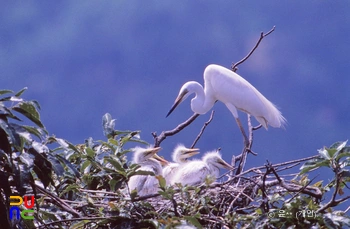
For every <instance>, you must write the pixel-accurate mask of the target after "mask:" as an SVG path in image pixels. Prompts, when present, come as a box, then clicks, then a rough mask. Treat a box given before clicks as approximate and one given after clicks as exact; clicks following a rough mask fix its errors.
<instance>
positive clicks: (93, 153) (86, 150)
mask: <svg viewBox="0 0 350 229" xmlns="http://www.w3.org/2000/svg"><path fill="white" fill-rule="evenodd" d="M85 152H86V154H87V156H88V157H90V158H91V159H93V158H95V151H93V150H92V149H91V148H89V147H87V148H85Z"/></svg>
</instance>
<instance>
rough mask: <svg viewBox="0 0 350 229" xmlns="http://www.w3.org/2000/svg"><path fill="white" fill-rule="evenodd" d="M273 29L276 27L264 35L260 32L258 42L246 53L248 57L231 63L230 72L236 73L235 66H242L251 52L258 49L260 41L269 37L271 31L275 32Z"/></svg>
mask: <svg viewBox="0 0 350 229" xmlns="http://www.w3.org/2000/svg"><path fill="white" fill-rule="evenodd" d="M275 28H276V26H273V27H272V29H271V30H270V31H268V32H267V33H265V34H264V32H261V33H260V38H259V40H258V42H257V43H256V44H255V46H254V48H253V49H252V50H251V51H250V52H249V53H248V55H247V56H245V57H244V58H243V59H242V60H240V61H238V62H237V63H232V65H231V69H232V71H234V72H236V71H237V69H238V68H237V66H238V65H240V64H242V63H243V62H244V61H246V60H247V59H248V58H249V57H250V56H251V55H252V54H253V52H254V51H255V50H256V49H257V48H258V46H259V44H260V42H261V41H262V39H264V37H266V36H268V35H270V34H271V33H272V32H273V31H275Z"/></svg>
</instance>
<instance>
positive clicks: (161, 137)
mask: <svg viewBox="0 0 350 229" xmlns="http://www.w3.org/2000/svg"><path fill="white" fill-rule="evenodd" d="M198 116H199V114H196V113H194V114H193V115H192V116H191V117H190V118H189V119H187V120H186V121H185V122H183V123H181V124H179V125H178V126H177V127H175V128H174V129H172V130H168V131H163V132H162V133H161V134H160V135H159V136H157V133H156V132H153V133H152V136H153V138H154V147H158V146H159V145H160V143H161V142H162V141H164V139H166V137H168V136H173V135H175V134H177V133H179V132H180V131H181V130H183V129H184V128H185V127H187V126H188V125H190V124H191V123H192V122H193V121H194V120H195V119H196V118H197V117H198Z"/></svg>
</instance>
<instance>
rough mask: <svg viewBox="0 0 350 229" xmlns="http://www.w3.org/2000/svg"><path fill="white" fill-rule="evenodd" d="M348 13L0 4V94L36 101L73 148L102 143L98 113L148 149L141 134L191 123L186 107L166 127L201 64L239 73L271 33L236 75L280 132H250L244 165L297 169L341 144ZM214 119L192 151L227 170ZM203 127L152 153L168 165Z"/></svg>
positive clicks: (286, 6)
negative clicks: (272, 111)
mask: <svg viewBox="0 0 350 229" xmlns="http://www.w3.org/2000/svg"><path fill="white" fill-rule="evenodd" d="M349 10H350V2H348V1H293V2H285V1H283V2H282V1H256V2H251V1H219V2H216V1H132V0H131V1H129V0H128V1H126V0H125V1H68V0H65V1H41V2H39V1H25V2H23V1H21V2H14V1H6V2H2V7H1V8H0V21H1V23H0V77H1V86H0V88H1V89H11V90H15V91H17V90H20V89H22V88H23V87H28V88H29V89H28V91H27V92H25V94H24V97H25V98H26V99H29V100H31V99H34V100H37V101H39V103H40V104H41V107H42V109H41V118H42V121H43V122H44V124H45V125H46V128H47V129H48V131H49V133H50V134H54V135H56V136H57V137H62V138H65V139H67V140H68V141H70V142H72V143H74V144H78V143H82V142H83V141H84V139H86V138H88V137H93V138H94V140H99V139H104V136H103V133H102V127H101V122H102V116H103V115H104V114H105V113H107V112H108V113H110V114H111V115H112V117H113V118H116V119H117V121H116V126H117V129H121V130H123V129H131V130H141V137H142V138H143V139H144V140H146V141H148V142H150V143H153V137H152V135H151V132H154V131H156V132H157V133H158V134H160V132H161V131H163V130H169V129H173V128H174V127H175V126H176V125H178V124H179V123H181V122H183V121H184V120H186V119H187V118H188V117H190V116H191V115H192V111H191V109H190V99H188V100H186V101H185V102H184V103H183V104H181V105H180V106H179V107H178V108H177V109H176V110H175V111H174V112H173V113H172V114H171V116H169V117H168V118H165V115H166V113H167V112H168V110H169V108H170V107H171V105H172V104H173V102H174V99H175V97H176V96H177V94H178V91H179V89H180V87H181V86H182V84H184V83H185V82H186V81H189V80H196V81H198V82H200V83H203V71H204V68H205V67H206V66H207V65H208V64H211V63H215V64H220V65H222V66H225V67H229V66H230V65H231V62H237V61H238V60H240V59H241V58H243V57H244V56H245V55H246V54H247V53H248V52H249V51H250V50H251V48H252V47H253V46H254V45H255V43H256V41H257V39H258V37H259V35H260V32H261V31H265V32H266V31H268V30H270V29H271V28H272V27H273V26H274V25H275V26H276V30H275V32H274V33H272V34H271V35H270V36H268V37H267V38H266V39H264V40H263V42H262V43H261V45H260V47H259V48H258V50H257V51H256V52H255V53H254V55H253V56H252V57H251V58H250V59H249V60H248V61H246V62H245V63H244V64H242V65H240V67H239V70H238V73H239V74H240V75H241V76H243V77H244V78H245V79H247V80H248V81H249V82H251V83H252V84H253V85H254V86H255V87H256V88H257V89H258V90H259V91H260V92H262V93H263V94H264V95H265V96H266V97H267V98H268V99H269V100H271V101H272V102H273V103H275V104H277V105H278V107H279V108H280V110H281V111H282V113H283V115H284V116H285V117H286V119H287V120H288V126H287V127H286V129H285V130H283V129H275V128H269V130H268V131H266V130H264V129H260V130H259V131H257V132H255V136H254V137H255V139H254V146H253V150H254V151H255V152H257V153H258V154H259V155H258V156H257V157H252V156H250V157H249V158H248V164H247V166H248V167H252V166H255V165H262V164H263V163H265V161H266V159H268V160H270V161H271V162H273V163H278V162H282V161H286V160H292V159H298V158H302V157H306V156H311V155H314V154H316V153H317V149H319V148H321V147H322V146H329V145H330V144H332V143H333V142H335V141H340V140H341V141H343V140H346V139H348V138H349V127H350V121H349V120H350V119H349V108H350V107H349V104H350V96H349V85H350V77H349V73H350V65H349V53H350V14H349V12H350V11H349ZM214 109H215V111H216V113H215V116H214V120H213V121H212V123H211V124H210V125H209V126H208V128H207V129H206V131H205V133H204V135H203V136H202V138H201V140H200V141H199V143H198V144H197V146H198V147H199V148H200V149H201V150H202V151H203V152H205V151H208V150H212V149H215V148H218V147H221V148H222V154H223V156H224V159H226V160H227V161H230V160H231V155H232V154H239V153H240V152H241V149H242V146H243V144H242V136H241V134H240V132H239V129H238V127H237V125H236V123H235V120H234V118H233V117H232V115H231V113H230V112H229V111H228V110H227V109H226V107H225V106H224V105H223V104H221V103H217V104H216V105H215V107H214ZM209 116H210V112H209V113H207V114H206V115H202V116H200V117H199V118H198V119H197V120H196V121H195V122H194V123H193V124H192V125H190V126H189V127H187V128H186V129H185V130H183V131H182V132H181V133H180V134H178V135H176V136H174V137H169V138H167V139H166V140H165V141H164V142H163V143H162V145H161V146H162V147H163V151H162V153H160V154H161V155H164V156H165V157H166V158H167V159H170V152H171V150H172V149H173V148H174V147H175V145H176V144H177V143H180V142H181V143H184V144H185V145H187V146H190V145H191V144H192V142H193V140H194V139H195V137H196V136H197V134H198V133H199V131H200V128H201V127H202V125H203V123H204V122H205V121H207V120H208V118H209ZM240 117H241V119H242V121H243V122H244V123H246V115H245V114H244V113H240ZM254 123H255V124H257V122H256V121H255V120H254ZM132 146H133V145H130V147H132Z"/></svg>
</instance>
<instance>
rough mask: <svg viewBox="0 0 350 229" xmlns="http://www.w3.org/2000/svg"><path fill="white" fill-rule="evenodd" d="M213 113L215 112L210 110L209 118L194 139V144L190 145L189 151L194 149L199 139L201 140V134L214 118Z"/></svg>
mask: <svg viewBox="0 0 350 229" xmlns="http://www.w3.org/2000/svg"><path fill="white" fill-rule="evenodd" d="M214 113H215V111H214V110H212V112H211V115H210V118H209V120H208V121H206V122H205V123H204V125H203V127H202V129H201V131H200V132H199V134H198V136H197V137H196V139H195V140H194V142H193V143H192V145H191V149H193V148H194V147H195V145H196V144H197V142H198V141H199V139H200V138H201V136H202V134H203V133H204V130H205V128H207V126H208V125H209V123H210V122H211V121H212V120H213V118H214Z"/></svg>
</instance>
